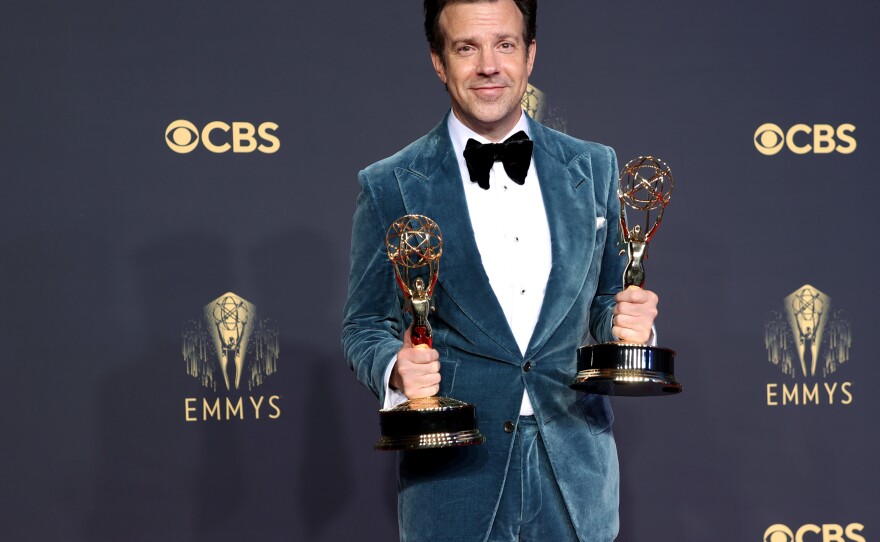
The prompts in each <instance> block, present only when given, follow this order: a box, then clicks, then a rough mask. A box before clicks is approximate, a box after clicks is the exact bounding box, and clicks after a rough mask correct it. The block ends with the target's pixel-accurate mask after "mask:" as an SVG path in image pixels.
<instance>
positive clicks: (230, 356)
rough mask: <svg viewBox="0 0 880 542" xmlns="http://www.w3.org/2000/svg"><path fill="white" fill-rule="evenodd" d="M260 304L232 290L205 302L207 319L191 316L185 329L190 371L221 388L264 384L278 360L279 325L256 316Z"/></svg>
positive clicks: (185, 355) (185, 352) (208, 384)
mask: <svg viewBox="0 0 880 542" xmlns="http://www.w3.org/2000/svg"><path fill="white" fill-rule="evenodd" d="M256 316H257V307H256V306H255V305H254V304H253V303H251V302H250V301H248V300H246V299H244V298H242V297H240V296H238V295H236V294H234V293H232V292H227V293H225V294H223V295H221V296H220V297H218V298H217V299H215V300H214V301H211V302H210V303H208V304H207V305H205V307H204V309H203V311H202V318H195V319H192V320H189V321H187V322H186V324H185V325H184V330H183V333H182V341H183V359H184V362H185V363H186V372H187V374H189V375H190V376H192V377H193V378H195V379H197V380H198V381H199V382H200V383H201V384H202V386H204V387H206V388H209V389H212V390H214V391H217V387H218V383H220V386H225V387H226V389H227V390H229V391H232V390H238V389H241V388H242V387H243V386H244V384H245V383H246V384H247V387H248V389H249V390H252V389H254V388H256V387H257V386H260V385H261V384H262V383H263V381H264V379H265V378H266V377H267V376H269V375H271V374H273V373H275V372H276V370H277V365H278V351H279V341H278V329H277V327H276V325H275V324H274V322H273V321H271V320H269V319H263V320H257V317H256Z"/></svg>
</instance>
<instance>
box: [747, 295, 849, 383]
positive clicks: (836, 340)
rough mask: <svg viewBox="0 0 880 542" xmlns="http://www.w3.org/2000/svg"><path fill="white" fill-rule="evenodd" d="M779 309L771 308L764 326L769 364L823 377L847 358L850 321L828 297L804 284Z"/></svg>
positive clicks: (793, 373) (804, 375) (792, 374)
mask: <svg viewBox="0 0 880 542" xmlns="http://www.w3.org/2000/svg"><path fill="white" fill-rule="evenodd" d="M784 302H785V305H784V308H783V310H781V311H773V312H771V314H770V318H769V319H768V320H767V323H766V325H765V328H764V346H765V347H766V348H767V356H768V359H769V361H770V363H772V364H773V365H776V366H778V367H779V369H780V370H781V371H782V372H783V373H785V374H787V375H789V376H791V377H792V378H794V377H795V375H796V374H798V373H800V374H801V375H802V376H803V377H815V376H816V374H817V371H818V372H820V373H821V376H822V377H823V378H825V377H827V376H828V375H830V374H831V373H833V372H834V371H836V370H837V369H838V368H839V367H840V365H841V364H842V363H845V362H846V361H847V360H848V359H849V350H850V347H851V345H852V330H851V326H850V323H849V322H848V321H847V320H845V319H844V318H843V311H833V310H832V308H831V298H830V297H829V296H828V295H826V294H825V293H823V292H821V291H820V290H818V289H817V288H815V287H814V286H810V285H809V284H805V285H804V286H801V287H800V288H799V289H798V290H796V291H794V292H792V293H791V294H789V295H788V296H787V297H786V298H785V300H784Z"/></svg>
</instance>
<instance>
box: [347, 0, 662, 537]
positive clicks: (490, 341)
mask: <svg viewBox="0 0 880 542" xmlns="http://www.w3.org/2000/svg"><path fill="white" fill-rule="evenodd" d="M536 2H537V0H465V1H463V0H426V1H425V29H426V34H427V36H428V41H429V44H430V46H431V61H432V63H433V65H434V69H435V71H436V72H437V75H438V77H439V78H440V81H441V82H442V83H444V84H445V85H446V88H447V89H448V91H449V95H450V98H451V101H452V110H451V112H450V113H448V114H447V116H446V118H445V119H443V120H442V121H441V122H440V124H439V125H437V127H435V128H434V129H433V130H432V131H431V132H430V133H428V134H427V135H426V136H425V137H423V138H421V139H419V140H418V141H416V142H414V143H412V144H411V145H409V146H408V147H406V148H405V149H403V150H402V151H400V152H399V153H397V154H396V155H394V156H392V157H390V158H388V159H385V160H383V161H381V162H378V163H376V164H374V165H372V166H370V167H368V168H367V169H365V170H364V171H362V172H361V173H360V176H359V181H360V183H361V187H362V192H361V194H360V196H359V198H358V203H357V209H356V211H355V215H354V227H353V234H352V251H351V275H350V280H349V299H348V302H347V304H346V308H345V321H344V323H343V335H342V340H343V348H344V350H345V353H346V356H347V358H348V360H349V363H350V365H351V367H352V369H353V370H354V371H355V373H356V375H357V377H358V378H359V379H360V381H361V382H363V383H364V384H365V385H366V386H368V387H369V388H370V389H371V390H372V391H373V392H374V393H375V394H376V395H377V396H378V397H379V399H380V401H381V403H382V405H383V406H384V407H386V408H387V407H390V406H393V405H394V404H397V403H399V402H400V401H402V400H405V399H406V398H416V397H424V396H430V395H433V394H435V393H439V394H441V395H449V396H451V397H455V398H456V399H459V400H462V401H465V402H468V403H470V404H474V405H476V406H477V412H478V419H479V426H480V430H481V432H482V433H483V434H484V435H485V436H486V442H485V443H484V444H482V445H478V446H467V447H461V448H451V449H441V450H427V451H425V450H419V451H408V452H402V453H400V454H399V467H400V472H399V478H398V481H399V522H400V535H401V540H416V541H440V540H450V541H456V542H459V541H472V540H473V541H481V540H490V541H495V540H499V541H500V540H504V541H507V540H541V541H553V542H559V541H569V540H570V541H575V540H580V541H608V540H613V539H614V537H615V536H616V534H617V526H618V519H617V504H618V467H617V455H616V449H615V445H614V439H613V436H612V434H611V431H610V425H611V421H612V413H611V409H610V405H609V402H608V399H607V398H606V397H604V396H598V395H590V394H587V395H583V394H577V393H576V392H574V391H572V390H570V389H569V388H568V383H569V382H570V380H571V378H572V376H573V375H574V373H575V372H576V362H575V357H576V350H577V348H578V347H579V346H580V345H581V344H582V343H583V342H584V341H585V340H586V338H587V336H588V333H592V335H593V336H594V337H595V338H596V339H597V340H599V341H601V342H605V341H611V340H613V339H615V338H617V339H620V340H625V341H629V342H646V341H647V340H649V338H650V336H651V329H652V325H653V321H654V317H655V316H656V312H657V311H656V306H657V296H656V295H654V294H653V293H651V292H648V291H646V290H640V289H637V288H632V289H629V290H626V291H620V290H621V277H622V272H623V267H624V261H623V259H622V258H621V257H620V256H619V250H620V248H619V247H618V246H617V244H616V241H617V239H618V238H619V222H618V219H619V204H618V201H617V196H616V185H617V183H616V180H617V172H616V167H617V166H616V157H615V155H614V152H613V151H612V150H611V149H610V148H608V147H605V146H602V145H598V144H595V143H588V142H583V141H579V140H576V139H573V138H571V137H568V136H566V135H564V134H560V133H558V132H554V131H552V130H550V129H548V128H546V127H544V126H541V125H540V124H538V123H536V122H534V121H532V120H531V119H529V118H528V116H527V115H525V114H524V112H523V110H522V108H521V106H520V101H521V99H522V97H523V94H524V93H525V91H526V87H527V84H528V76H529V74H530V73H531V71H532V66H533V64H534V61H535V55H536V52H537V45H536V42H535V18H536V9H537V6H536ZM519 131H523V132H525V133H526V134H527V135H528V137H529V138H530V141H531V143H528V144H527V145H531V146H532V152H531V156H530V157H529V156H526V160H527V162H525V163H526V164H527V165H528V170H527V172H526V173H525V175H524V178H521V177H522V174H521V173H522V172H521V171H520V172H516V171H514V170H515V169H516V168H515V167H511V166H509V164H505V163H503V162H497V163H494V164H491V158H490V160H489V161H490V165H489V166H488V167H491V169H490V171H489V172H488V177H487V176H486V175H485V172H481V171H480V168H479V167H478V165H475V164H469V163H468V161H467V160H466V159H465V158H464V155H465V154H469V155H470V156H473V151H470V150H468V147H474V146H477V147H479V145H478V144H487V143H496V142H501V141H505V140H507V139H508V138H510V137H511V136H512V135H513V136H514V137H513V140H519V141H520V142H521V136H519V135H514V134H518V132H519ZM469 140H474V141H473V142H470V141H469ZM509 146H510V147H520V148H522V147H523V145H522V144H514V145H509ZM486 148H487V149H495V147H491V148H490V147H486ZM465 151H467V152H465ZM491 152H494V151H490V154H491ZM503 152H506V150H505V151H503ZM503 152H502V153H499V154H503ZM529 159H530V162H528V160H529ZM405 214H423V215H425V216H428V217H430V218H432V219H434V220H435V221H436V222H437V224H438V225H439V226H440V228H441V229H442V231H443V238H444V251H443V257H442V259H441V273H440V280H439V282H438V285H437V288H436V290H435V294H434V300H435V304H436V312H435V313H434V314H432V316H431V318H432V320H431V322H432V326H433V328H434V348H433V349H420V348H413V347H412V344H411V342H410V341H409V331H408V330H406V326H407V324H406V323H405V320H404V319H403V316H402V315H401V308H400V307H401V300H400V298H399V297H398V295H397V293H396V287H395V284H394V278H393V270H392V266H391V264H390V263H389V262H388V261H387V256H386V255H385V250H384V240H385V231H386V229H387V228H388V226H389V225H390V224H391V223H392V222H393V221H394V220H396V219H397V218H399V217H400V216H402V215H405Z"/></svg>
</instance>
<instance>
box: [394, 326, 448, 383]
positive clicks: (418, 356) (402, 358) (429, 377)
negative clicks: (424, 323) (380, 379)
mask: <svg viewBox="0 0 880 542" xmlns="http://www.w3.org/2000/svg"><path fill="white" fill-rule="evenodd" d="M411 332H412V326H410V328H409V329H407V330H406V333H405V334H404V336H403V347H402V348H401V349H400V352H398V353H397V362H396V363H395V364H394V368H393V369H391V378H390V381H389V384H390V385H391V387H392V388H394V389H398V390H400V391H402V392H403V394H404V395H406V398H407V399H418V398H420V397H432V396H434V395H437V393H438V392H439V391H440V352H437V351H436V350H434V349H433V348H429V347H428V346H427V345H424V344H421V345H418V346H415V347H413V344H412V340H411V339H410V333H411Z"/></svg>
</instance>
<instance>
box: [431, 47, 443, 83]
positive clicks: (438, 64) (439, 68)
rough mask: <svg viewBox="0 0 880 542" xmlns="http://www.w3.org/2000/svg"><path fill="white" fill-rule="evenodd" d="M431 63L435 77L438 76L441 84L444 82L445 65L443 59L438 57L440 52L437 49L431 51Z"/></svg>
mask: <svg viewBox="0 0 880 542" xmlns="http://www.w3.org/2000/svg"><path fill="white" fill-rule="evenodd" d="M431 64H433V65H434V71H435V72H436V73H437V77H439V78H440V81H442V82H443V84H444V85H445V84H446V66H445V65H444V64H443V59H442V58H441V57H440V54H439V53H438V52H437V51H431Z"/></svg>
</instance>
